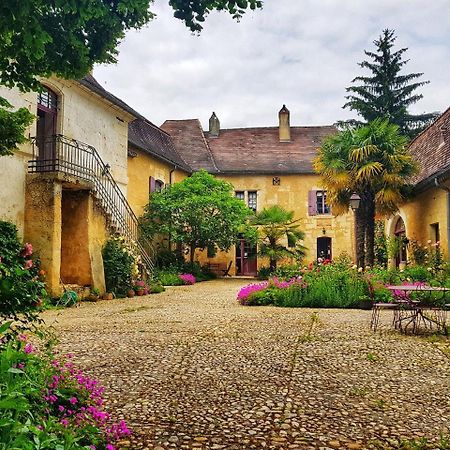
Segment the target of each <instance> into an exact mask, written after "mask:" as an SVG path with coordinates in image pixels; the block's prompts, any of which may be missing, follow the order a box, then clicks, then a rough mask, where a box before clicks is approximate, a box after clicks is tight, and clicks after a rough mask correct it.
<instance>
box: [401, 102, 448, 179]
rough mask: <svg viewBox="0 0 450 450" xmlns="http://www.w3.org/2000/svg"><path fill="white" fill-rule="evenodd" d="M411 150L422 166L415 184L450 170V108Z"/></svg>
mask: <svg viewBox="0 0 450 450" xmlns="http://www.w3.org/2000/svg"><path fill="white" fill-rule="evenodd" d="M409 148H410V151H411V153H412V155H413V156H414V158H415V159H416V160H417V161H418V162H419V166H420V172H419V174H418V175H416V176H415V177H414V178H413V180H412V182H413V183H414V184H419V183H421V182H423V181H425V180H426V179H428V178H430V177H433V175H435V174H437V173H439V172H442V171H444V170H446V169H450V108H448V109H447V110H446V111H445V112H444V113H443V114H441V115H440V116H439V117H438V118H437V119H436V120H435V121H434V122H433V123H432V124H431V125H430V126H429V127H427V128H426V129H425V130H424V131H423V132H422V133H420V134H419V135H418V136H417V137H416V138H415V139H414V140H413V141H412V142H411V144H410V146H409Z"/></svg>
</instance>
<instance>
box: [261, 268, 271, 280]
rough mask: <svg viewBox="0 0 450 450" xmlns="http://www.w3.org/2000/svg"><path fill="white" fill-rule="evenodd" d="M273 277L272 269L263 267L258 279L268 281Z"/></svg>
mask: <svg viewBox="0 0 450 450" xmlns="http://www.w3.org/2000/svg"><path fill="white" fill-rule="evenodd" d="M271 275H272V271H271V270H270V267H261V268H260V269H259V270H258V278H259V279H260V280H267V279H268V278H269V277H270V276H271Z"/></svg>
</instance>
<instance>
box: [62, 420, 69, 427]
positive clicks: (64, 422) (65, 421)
mask: <svg viewBox="0 0 450 450" xmlns="http://www.w3.org/2000/svg"><path fill="white" fill-rule="evenodd" d="M60 423H61V425H62V426H63V427H67V426H68V425H69V421H68V420H67V419H61V421H60Z"/></svg>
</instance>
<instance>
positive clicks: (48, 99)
mask: <svg viewBox="0 0 450 450" xmlns="http://www.w3.org/2000/svg"><path fill="white" fill-rule="evenodd" d="M37 102H38V107H39V106H40V107H44V108H47V109H51V110H56V108H57V106H58V96H57V95H56V94H55V93H54V92H53V91H51V90H50V89H47V88H45V87H43V88H42V92H39V93H38V98H37Z"/></svg>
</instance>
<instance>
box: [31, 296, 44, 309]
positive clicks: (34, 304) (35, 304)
mask: <svg viewBox="0 0 450 450" xmlns="http://www.w3.org/2000/svg"><path fill="white" fill-rule="evenodd" d="M42 303H43V301H42V298H38V299H37V300H36V301H34V302H33V306H34V307H35V308H39V307H40V306H42Z"/></svg>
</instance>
